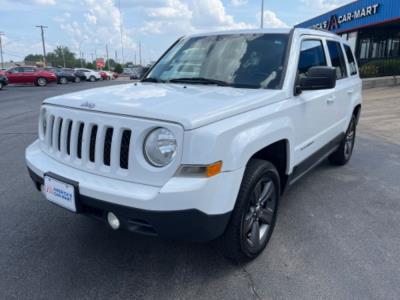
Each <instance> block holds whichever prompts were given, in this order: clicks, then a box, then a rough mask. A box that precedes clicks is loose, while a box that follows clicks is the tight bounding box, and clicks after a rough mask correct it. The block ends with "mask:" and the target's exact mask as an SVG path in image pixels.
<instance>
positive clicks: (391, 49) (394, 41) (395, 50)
mask: <svg viewBox="0 0 400 300" xmlns="http://www.w3.org/2000/svg"><path fill="white" fill-rule="evenodd" d="M387 56H388V57H397V56H400V38H398V37H394V38H390V39H389V40H388V47H387Z"/></svg>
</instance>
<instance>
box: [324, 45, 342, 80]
mask: <svg viewBox="0 0 400 300" xmlns="http://www.w3.org/2000/svg"><path fill="white" fill-rule="evenodd" d="M327 44H328V50H329V55H330V57H331V62H332V67H334V68H335V69H336V79H342V78H345V77H347V69H346V63H345V60H344V54H343V51H342V47H341V46H340V43H338V42H334V41H327Z"/></svg>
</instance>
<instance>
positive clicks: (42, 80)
mask: <svg viewBox="0 0 400 300" xmlns="http://www.w3.org/2000/svg"><path fill="white" fill-rule="evenodd" d="M37 83H38V85H39V86H45V85H46V83H47V82H46V79H44V78H39V79H38V81H37Z"/></svg>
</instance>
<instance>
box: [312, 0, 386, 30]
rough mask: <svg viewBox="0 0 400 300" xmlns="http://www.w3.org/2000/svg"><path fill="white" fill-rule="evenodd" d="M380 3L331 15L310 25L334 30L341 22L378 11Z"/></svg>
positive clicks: (371, 14) (367, 15)
mask: <svg viewBox="0 0 400 300" xmlns="http://www.w3.org/2000/svg"><path fill="white" fill-rule="evenodd" d="M379 6H380V4H378V3H377V4H373V5H369V6H366V7H363V8H361V9H356V10H355V11H352V12H348V13H346V14H342V15H337V14H334V15H331V17H330V19H329V20H326V21H323V22H321V23H318V24H315V25H313V26H311V27H312V28H315V29H326V30H335V29H338V28H340V25H341V24H344V23H347V22H351V21H353V20H357V19H362V18H365V17H369V16H373V15H375V14H377V13H378V10H379Z"/></svg>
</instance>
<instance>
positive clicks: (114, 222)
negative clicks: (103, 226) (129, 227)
mask: <svg viewBox="0 0 400 300" xmlns="http://www.w3.org/2000/svg"><path fill="white" fill-rule="evenodd" d="M107 221H108V224H109V225H110V227H111V228H112V229H114V230H117V229H118V228H119V226H120V225H121V223H120V222H119V219H118V218H117V216H116V215H115V214H114V213H112V212H111V211H110V212H108V213H107Z"/></svg>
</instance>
